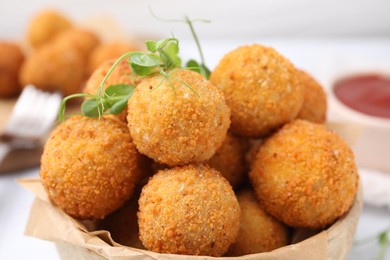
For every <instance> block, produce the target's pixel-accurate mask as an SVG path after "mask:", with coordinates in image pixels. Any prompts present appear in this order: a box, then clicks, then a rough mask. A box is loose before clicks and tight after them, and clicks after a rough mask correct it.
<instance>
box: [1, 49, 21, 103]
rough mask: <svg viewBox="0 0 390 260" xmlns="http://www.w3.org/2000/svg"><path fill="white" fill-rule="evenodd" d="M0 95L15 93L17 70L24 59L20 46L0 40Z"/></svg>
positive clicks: (16, 91) (17, 86) (8, 95)
mask: <svg viewBox="0 0 390 260" xmlns="http://www.w3.org/2000/svg"><path fill="white" fill-rule="evenodd" d="M0 57H1V58H0V97H12V96H15V95H17V94H18V93H19V92H20V90H21V87H20V85H19V80H18V76H19V71H20V67H21V66H22V63H23V60H24V54H23V52H22V50H21V48H20V47H19V46H18V45H16V44H14V43H11V42H0Z"/></svg>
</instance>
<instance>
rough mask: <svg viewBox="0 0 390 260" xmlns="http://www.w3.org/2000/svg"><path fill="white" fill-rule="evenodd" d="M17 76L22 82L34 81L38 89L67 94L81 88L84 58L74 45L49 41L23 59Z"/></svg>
mask: <svg viewBox="0 0 390 260" xmlns="http://www.w3.org/2000/svg"><path fill="white" fill-rule="evenodd" d="M19 76H20V82H21V84H22V85H23V86H25V85H27V84H33V85H35V86H36V87H37V88H39V89H42V90H45V91H60V92H62V94H63V95H64V96H67V95H70V94H74V93H78V92H80V91H81V85H82V83H83V81H84V78H85V60H84V59H83V57H82V56H81V55H80V54H79V52H78V51H77V50H76V49H74V48H70V47H67V46H60V45H56V44H49V45H45V46H43V47H42V48H40V49H39V50H37V51H36V52H34V53H33V54H32V55H31V56H29V57H28V58H27V59H26V61H25V62H24V64H23V65H22V68H21V71H20V75H19Z"/></svg>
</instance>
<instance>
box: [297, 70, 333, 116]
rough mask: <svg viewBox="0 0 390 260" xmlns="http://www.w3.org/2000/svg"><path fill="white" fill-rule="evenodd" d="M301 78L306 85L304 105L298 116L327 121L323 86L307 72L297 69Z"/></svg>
mask: <svg viewBox="0 0 390 260" xmlns="http://www.w3.org/2000/svg"><path fill="white" fill-rule="evenodd" d="M297 73H298V77H299V80H300V82H301V84H302V85H303V86H304V98H303V106H302V108H301V110H300V111H299V113H298V116H297V118H299V119H304V120H307V121H311V122H313V123H319V124H323V123H325V121H326V110H327V104H326V94H325V91H324V89H323V88H322V86H321V85H320V84H319V83H318V82H317V81H316V80H315V79H314V78H313V77H311V76H310V75H309V74H308V73H307V72H305V71H303V70H297Z"/></svg>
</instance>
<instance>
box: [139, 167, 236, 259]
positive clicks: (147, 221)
mask: <svg viewBox="0 0 390 260" xmlns="http://www.w3.org/2000/svg"><path fill="white" fill-rule="evenodd" d="M138 203H139V212H138V223H139V228H140V239H141V241H142V242H143V244H144V245H145V247H146V248H148V249H149V250H152V251H156V252H161V253H173V254H188V255H209V256H221V255H223V254H224V253H225V252H226V251H227V249H228V247H229V246H230V244H231V243H232V242H234V240H235V238H236V236H237V232H238V229H239V221H240V207H239V205H238V202H237V198H236V196H235V194H234V192H233V189H232V188H231V186H230V185H229V183H228V182H227V181H226V179H225V178H223V177H222V176H221V175H220V174H219V173H218V172H217V171H216V170H214V169H212V168H210V167H209V166H207V165H202V164H200V165H187V166H183V167H175V168H172V169H169V170H162V171H159V172H158V173H157V174H155V175H154V176H153V177H152V178H151V179H150V181H149V183H148V184H147V185H146V186H144V188H143V190H142V193H141V197H140V199H139V202H138Z"/></svg>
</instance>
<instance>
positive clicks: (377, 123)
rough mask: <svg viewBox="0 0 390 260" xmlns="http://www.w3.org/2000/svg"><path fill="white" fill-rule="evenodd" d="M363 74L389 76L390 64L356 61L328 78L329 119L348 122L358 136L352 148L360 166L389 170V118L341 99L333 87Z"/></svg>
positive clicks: (343, 122) (345, 123)
mask: <svg viewBox="0 0 390 260" xmlns="http://www.w3.org/2000/svg"><path fill="white" fill-rule="evenodd" d="M363 74H379V75H386V76H390V64H363V65H356V64H354V65H352V66H349V67H345V69H342V70H338V71H337V72H336V73H333V75H332V77H330V78H329V82H327V84H328V88H327V89H328V102H329V121H331V122H336V123H341V124H343V125H345V126H346V127H348V129H349V130H348V131H349V132H350V133H351V134H352V135H355V136H356V138H354V144H352V148H353V150H354V153H355V157H356V163H357V165H358V166H361V167H367V168H371V169H377V170H381V171H385V172H389V173H390V119H387V118H382V117H376V116H370V115H368V114H364V113H361V112H358V111H356V110H354V109H352V108H350V107H348V106H346V105H345V104H344V103H342V102H341V101H340V100H339V99H338V98H337V97H336V95H335V93H334V91H333V87H334V83H335V82H337V81H338V80H339V79H341V78H346V77H349V76H355V75H356V76H357V75H363ZM351 129H353V131H351ZM348 131H347V132H348ZM344 135H345V133H344Z"/></svg>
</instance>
